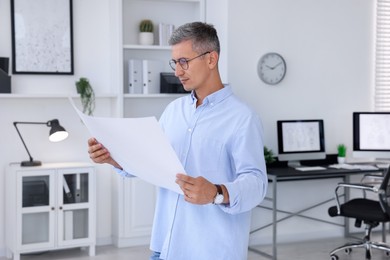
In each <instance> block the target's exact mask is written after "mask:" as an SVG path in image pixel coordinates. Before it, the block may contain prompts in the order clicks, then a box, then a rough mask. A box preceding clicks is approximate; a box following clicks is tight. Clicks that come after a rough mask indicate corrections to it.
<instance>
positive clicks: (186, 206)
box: [89, 22, 268, 260]
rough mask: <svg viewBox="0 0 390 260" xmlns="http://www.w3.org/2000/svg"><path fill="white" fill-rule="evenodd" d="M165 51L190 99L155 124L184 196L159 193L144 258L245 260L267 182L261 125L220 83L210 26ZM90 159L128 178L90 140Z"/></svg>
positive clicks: (188, 32)
mask: <svg viewBox="0 0 390 260" xmlns="http://www.w3.org/2000/svg"><path fill="white" fill-rule="evenodd" d="M170 45H172V60H171V61H170V65H171V67H172V69H173V70H174V71H175V75H176V76H177V77H178V78H179V79H180V81H181V83H182V84H183V86H184V88H185V89H186V90H187V91H191V94H190V95H188V96H185V97H182V98H179V99H176V100H175V101H173V102H171V103H170V104H169V105H168V106H167V108H166V109H165V111H164V113H163V114H162V116H161V118H160V125H161V127H162V129H163V131H164V132H165V134H166V135H167V137H168V139H169V141H170V142H171V144H172V147H173V148H174V150H175V152H176V154H177V156H178V157H179V159H180V161H181V163H182V164H183V166H184V169H185V171H186V172H185V174H183V173H178V174H177V179H176V183H177V184H178V185H180V188H181V189H182V190H183V193H184V196H183V195H179V194H177V193H175V192H173V191H169V190H167V189H163V188H160V190H159V196H158V199H157V204H156V210H155V217H154V224H153V231H152V239H151V244H150V248H151V250H152V251H153V254H152V256H151V258H150V259H173V260H191V259H193V260H229V259H231V260H245V259H247V254H248V241H249V231H250V230H249V229H250V220H251V209H253V208H254V207H256V206H257V205H258V204H259V203H260V202H261V201H262V200H263V198H264V196H265V193H266V189H267V183H268V182H267V176H266V170H265V162H264V154H263V142H262V131H263V130H262V126H261V122H260V119H259V118H258V116H257V115H256V114H255V113H254V112H253V111H252V110H251V109H250V108H249V107H248V106H247V105H245V104H244V103H243V102H241V101H240V100H239V99H238V98H237V97H236V96H234V94H233V93H232V90H231V88H230V87H229V86H224V85H223V84H222V81H221V78H220V75H219V71H218V59H219V53H220V45H219V40H218V36H217V32H216V30H215V29H214V27H213V26H212V25H209V24H205V23H201V22H194V23H189V24H185V25H183V26H181V27H179V28H178V29H177V30H175V31H174V33H173V35H172V37H171V39H170ZM89 153H90V157H91V159H92V160H93V161H95V162H97V163H110V164H111V165H113V166H115V167H116V168H118V172H119V173H120V174H121V175H123V176H131V175H130V174H128V173H126V172H124V171H121V170H120V169H121V166H120V165H118V163H116V162H115V160H114V159H113V158H112V157H111V156H110V154H109V152H108V151H107V150H106V149H105V148H104V146H103V145H102V144H100V143H98V142H97V141H96V140H95V139H94V138H91V139H90V140H89Z"/></svg>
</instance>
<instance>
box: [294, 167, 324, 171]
mask: <svg viewBox="0 0 390 260" xmlns="http://www.w3.org/2000/svg"><path fill="white" fill-rule="evenodd" d="M295 170H297V171H303V172H306V171H321V170H326V168H325V167H322V166H300V167H296V168H295Z"/></svg>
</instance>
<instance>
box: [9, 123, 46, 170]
mask: <svg viewBox="0 0 390 260" xmlns="http://www.w3.org/2000/svg"><path fill="white" fill-rule="evenodd" d="M17 124H36V125H47V123H39V122H14V126H15V128H16V131H17V132H18V135H19V137H20V140H22V143H23V145H24V148H26V151H27V154H28V156H29V157H30V162H32V161H33V160H34V159H33V158H32V156H31V154H30V151H29V150H28V148H27V146H26V143H25V142H24V140H23V137H22V135H21V134H20V131H19V129H18V127H17Z"/></svg>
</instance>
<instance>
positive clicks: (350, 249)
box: [344, 248, 352, 255]
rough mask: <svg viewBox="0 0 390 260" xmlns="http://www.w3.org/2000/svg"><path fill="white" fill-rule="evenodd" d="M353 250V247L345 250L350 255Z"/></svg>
mask: <svg viewBox="0 0 390 260" xmlns="http://www.w3.org/2000/svg"><path fill="white" fill-rule="evenodd" d="M351 252H352V248H347V249H345V250H344V253H345V254H346V255H349V254H350V253H351Z"/></svg>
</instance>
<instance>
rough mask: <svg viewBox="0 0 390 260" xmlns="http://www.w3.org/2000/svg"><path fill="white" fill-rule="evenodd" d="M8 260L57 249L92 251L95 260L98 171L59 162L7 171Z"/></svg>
mask: <svg viewBox="0 0 390 260" xmlns="http://www.w3.org/2000/svg"><path fill="white" fill-rule="evenodd" d="M5 183H6V191H5V197H6V208H7V211H6V239H5V240H6V246H7V258H13V259H14V260H20V254H22V253H31V252H41V251H51V250H57V249H66V248H75V247H89V255H90V256H94V255H95V245H96V202H95V174H94V168H93V166H91V165H90V164H87V163H54V164H43V165H42V166H37V167H21V166H20V165H19V164H12V165H9V166H8V167H7V169H6V182H5Z"/></svg>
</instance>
